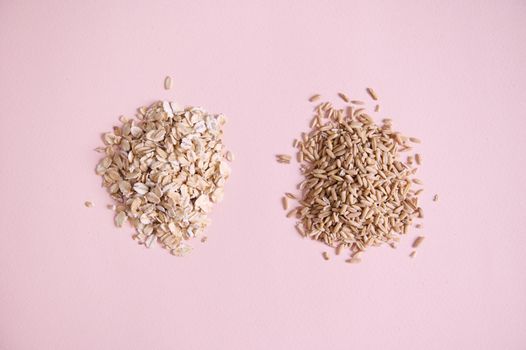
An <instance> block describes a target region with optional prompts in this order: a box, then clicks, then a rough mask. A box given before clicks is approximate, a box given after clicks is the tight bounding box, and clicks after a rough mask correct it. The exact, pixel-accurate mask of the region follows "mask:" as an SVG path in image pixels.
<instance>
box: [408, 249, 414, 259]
mask: <svg viewBox="0 0 526 350" xmlns="http://www.w3.org/2000/svg"><path fill="white" fill-rule="evenodd" d="M415 256H416V250H413V251H412V252H411V254H409V257H410V258H414V257H415Z"/></svg>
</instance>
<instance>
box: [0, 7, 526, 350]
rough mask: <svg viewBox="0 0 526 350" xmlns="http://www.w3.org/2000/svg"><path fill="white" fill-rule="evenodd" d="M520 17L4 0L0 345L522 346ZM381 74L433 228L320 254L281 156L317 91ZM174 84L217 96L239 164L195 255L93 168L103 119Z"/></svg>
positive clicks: (209, 102) (384, 96)
mask: <svg viewBox="0 0 526 350" xmlns="http://www.w3.org/2000/svg"><path fill="white" fill-rule="evenodd" d="M525 23H526V2H524V1H519V0H517V1H399V2H396V4H395V2H394V1H385V2H381V1H364V2H361V3H358V2H351V1H332V2H322V1H283V2H278V1H257V2H244V1H208V2H197V1H188V2H183V1H179V2H176V1H164V2H163V1H148V2H146V1H144V2H139V1H111V2H109V1H68V2H66V1H64V2H59V1H7V0H2V1H0V107H1V117H0V118H1V119H0V120H1V122H2V123H1V130H2V136H1V137H0V149H1V150H2V151H1V153H0V164H1V166H0V180H1V181H0V183H1V187H2V191H1V193H2V197H1V201H0V231H1V235H0V239H1V242H0V349H2V350H4V349H146V348H148V349H299V348H301V349H322V348H331V349H351V348H353V349H405V350H409V349H524V348H526V273H525V270H526V253H525V245H526V229H525V228H526V219H525V213H526V204H525V203H526V201H525V194H526V188H525V187H526V185H525V184H526V176H525V167H524V162H525V160H526V159H525V157H524V151H525V149H526V137H525V128H526V116H525V111H526V64H525V62H526V25H525ZM166 74H170V75H172V76H173V77H174V88H173V90H171V91H164V90H163V88H162V83H163V79H164V76H165V75H166ZM366 86H373V87H375V89H376V90H377V92H378V94H379V95H380V97H381V104H382V111H383V112H384V113H381V114H380V116H391V117H392V118H393V119H394V125H395V127H396V128H397V129H398V130H401V131H402V132H404V133H406V134H409V135H414V136H418V137H420V138H422V139H423V140H424V141H425V142H424V143H423V144H422V146H421V147H420V148H419V149H420V151H421V153H422V154H423V156H424V165H423V167H422V168H421V170H420V176H421V178H422V179H424V181H425V183H426V186H425V188H426V191H425V192H424V195H423V206H424V208H425V211H426V218H425V222H424V226H425V230H424V231H423V232H424V233H425V235H426V236H427V239H426V241H425V242H424V244H423V245H422V247H421V249H420V250H419V252H418V255H417V257H416V258H415V259H412V260H411V259H409V258H408V254H409V252H410V247H409V245H410V243H411V242H412V239H413V238H414V237H415V235H416V233H415V232H414V231H413V232H411V234H410V235H409V236H408V237H406V238H404V239H403V241H402V244H401V245H400V248H399V249H398V250H392V249H390V248H378V249H372V250H371V251H370V252H369V253H368V254H366V256H365V257H364V261H363V263H362V264H360V265H349V264H345V263H344V262H343V257H341V256H340V257H338V259H335V258H333V259H332V260H331V261H329V262H324V261H323V260H322V259H321V256H320V254H321V252H322V251H324V250H325V248H324V246H323V245H321V244H318V243H315V242H311V241H307V240H302V239H301V238H300V237H299V236H298V235H297V234H296V232H295V231H294V228H293V222H292V221H290V220H288V219H286V218H285V217H284V214H283V211H282V209H281V208H280V197H281V195H282V193H283V192H285V191H288V190H292V189H293V188H294V185H295V184H296V183H297V181H298V179H299V174H298V172H297V170H296V166H295V165H294V166H292V165H289V166H285V165H279V164H277V163H275V161H274V154H276V153H282V152H291V146H290V144H291V141H292V139H293V138H294V137H296V136H297V135H298V134H299V133H300V132H301V131H304V130H306V127H307V123H308V120H309V116H310V108H311V106H310V104H309V103H308V102H307V101H306V99H307V97H308V96H309V95H310V94H312V93H314V92H320V93H322V94H324V95H325V96H328V98H331V99H335V93H336V92H338V91H340V90H343V91H346V92H348V93H349V95H351V96H353V97H357V98H365V97H366V96H365V92H364V88H365V87H366ZM162 98H174V99H175V100H177V101H178V102H179V103H181V104H191V105H202V106H203V107H205V108H206V109H207V110H210V111H213V112H223V113H225V114H226V115H227V116H228V117H229V123H228V124H227V129H226V137H225V142H226V143H227V145H228V146H229V148H230V149H232V150H233V152H234V153H235V155H236V157H237V159H236V161H235V163H234V165H233V175H232V178H231V181H230V182H229V183H228V185H227V189H226V190H227V191H226V197H225V201H224V202H223V203H222V204H220V205H219V206H218V207H216V208H215V211H214V213H213V224H212V226H211V227H210V228H209V230H208V235H209V241H208V242H207V243H206V244H201V243H200V242H195V243H194V246H195V247H196V248H195V251H194V253H193V254H192V255H191V256H189V257H188V258H184V259H181V258H176V257H173V256H170V255H169V254H167V253H166V252H165V251H163V250H161V249H159V248H155V249H152V250H146V249H143V248H141V247H138V246H137V245H136V244H135V242H133V241H132V240H131V239H130V234H131V232H132V230H131V229H129V228H126V229H121V230H119V229H117V228H115V227H114V226H113V221H112V214H111V212H110V211H108V210H107V209H106V208H105V205H106V204H108V203H109V200H108V196H107V194H106V193H105V191H104V190H103V189H101V188H100V179H99V178H98V177H97V176H96V175H95V174H94V167H95V164H96V162H97V160H98V158H99V155H98V154H97V153H95V152H93V151H92V150H93V149H94V148H95V147H97V146H98V145H99V144H100V139H99V135H100V133H101V132H103V131H107V130H109V129H110V128H111V126H112V125H114V124H115V123H116V122H117V118H118V116H119V115H121V114H126V115H131V114H132V113H133V112H134V110H135V108H136V107H138V106H140V105H142V104H146V103H149V102H151V101H153V100H154V99H162ZM434 193H438V194H439V195H440V201H439V202H438V203H434V202H432V201H431V197H432V195H433V194H434ZM85 200H91V201H93V202H94V203H95V205H96V207H95V208H92V209H87V208H85V207H84V205H83V203H84V201H85Z"/></svg>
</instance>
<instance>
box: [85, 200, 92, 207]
mask: <svg viewBox="0 0 526 350" xmlns="http://www.w3.org/2000/svg"><path fill="white" fill-rule="evenodd" d="M84 206H85V207H86V208H92V207H93V203H92V202H90V201H85V202H84Z"/></svg>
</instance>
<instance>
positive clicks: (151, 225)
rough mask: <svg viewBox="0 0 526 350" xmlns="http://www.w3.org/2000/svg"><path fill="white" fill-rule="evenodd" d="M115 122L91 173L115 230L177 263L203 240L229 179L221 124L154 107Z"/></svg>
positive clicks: (190, 111)
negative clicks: (128, 227) (106, 198)
mask: <svg viewBox="0 0 526 350" xmlns="http://www.w3.org/2000/svg"><path fill="white" fill-rule="evenodd" d="M120 121H121V123H122V125H121V126H119V127H114V130H113V132H109V133H106V134H104V136H103V140H104V144H105V146H104V147H100V148H98V149H97V150H98V151H100V152H103V153H105V157H104V158H103V159H102V160H101V161H100V163H99V164H98V165H97V168H96V172H97V174H99V175H100V176H101V177H102V180H103V186H104V187H106V188H107V189H108V192H109V193H110V195H111V197H112V198H113V199H114V200H115V201H116V204H115V205H112V208H113V209H114V210H115V211H116V214H115V224H116V225H117V226H119V227H121V226H122V225H123V224H124V223H125V221H129V222H130V223H131V224H132V226H133V227H134V228H135V230H136V233H135V234H134V235H133V238H134V239H135V240H136V241H137V242H138V243H139V244H144V245H145V246H146V247H150V246H151V245H152V243H153V242H154V241H158V242H159V243H160V244H161V245H162V246H163V247H164V248H166V249H168V250H170V251H171V253H172V254H174V255H177V256H182V255H185V254H187V253H189V252H190V251H191V249H192V248H191V246H189V245H188V244H186V243H185V241H186V240H189V239H191V238H194V237H200V236H201V237H202V240H203V241H204V240H205V239H206V237H204V236H202V234H203V230H204V229H205V228H206V226H207V225H208V224H209V222H210V220H209V219H208V217H207V215H208V213H209V212H210V210H211V209H212V206H213V204H214V203H217V202H219V201H221V199H222V197H223V187H224V184H225V181H226V180H227V179H228V177H229V174H230V167H229V165H228V163H227V161H226V159H225V158H226V155H225V153H224V146H223V143H222V135H223V131H222V127H223V125H224V124H225V117H224V116H223V115H221V114H219V115H212V114H209V113H207V112H206V111H204V110H203V109H202V108H198V107H186V108H184V109H183V108H180V107H178V106H177V105H176V104H175V103H173V102H167V101H159V102H156V103H154V104H152V105H151V106H149V107H147V108H146V107H141V108H139V111H138V114H137V116H136V118H135V119H127V118H123V117H121V119H120ZM228 158H229V160H231V158H232V157H231V155H230V153H229V156H228Z"/></svg>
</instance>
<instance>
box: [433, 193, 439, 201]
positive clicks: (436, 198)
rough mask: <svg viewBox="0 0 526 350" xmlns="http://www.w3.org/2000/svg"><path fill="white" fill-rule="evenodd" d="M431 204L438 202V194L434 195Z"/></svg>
mask: <svg viewBox="0 0 526 350" xmlns="http://www.w3.org/2000/svg"><path fill="white" fill-rule="evenodd" d="M433 202H438V194H435V195H434V196H433Z"/></svg>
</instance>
